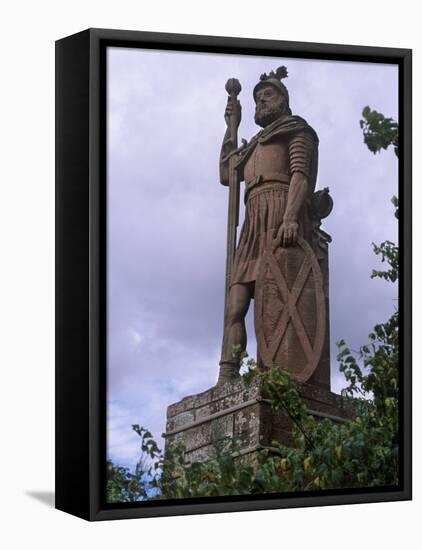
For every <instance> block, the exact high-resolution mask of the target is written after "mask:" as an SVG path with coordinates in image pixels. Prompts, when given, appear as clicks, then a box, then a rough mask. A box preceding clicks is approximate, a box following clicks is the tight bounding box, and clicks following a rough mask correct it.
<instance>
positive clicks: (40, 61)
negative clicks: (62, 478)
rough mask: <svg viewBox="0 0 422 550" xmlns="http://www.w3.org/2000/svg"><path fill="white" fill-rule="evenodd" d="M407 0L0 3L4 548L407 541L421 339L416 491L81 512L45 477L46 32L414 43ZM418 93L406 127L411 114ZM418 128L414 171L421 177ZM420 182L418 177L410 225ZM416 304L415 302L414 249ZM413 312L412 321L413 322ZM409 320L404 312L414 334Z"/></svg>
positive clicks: (50, 216) (415, 28) (48, 460)
mask: <svg viewBox="0 0 422 550" xmlns="http://www.w3.org/2000/svg"><path fill="white" fill-rule="evenodd" d="M416 6H417V3H416V2H412V1H410V0H409V1H408V0H404V1H402V2H399V3H398V2H396V1H394V2H392V1H389V0H384V1H382V2H380V1H372V2H368V1H365V2H364V1H360V0H355V1H354V2H353V3H352V4H350V3H342V2H339V1H338V0H337V1H328V0H327V1H323V0H318V1H310V2H294V3H292V2H289V3H283V2H281V1H280V0H276V1H273V0H266V1H264V2H253V3H252V2H250V3H248V2H246V1H243V2H240V1H231V2H230V1H228V0H225V1H224V2H221V3H219V2H213V3H211V2H206V3H202V2H199V1H198V2H192V3H190V2H187V1H185V0H177V1H173V2H172V1H171V0H161V1H160V2H148V3H143V2H141V1H140V0H138V2H134V1H128V0H119V1H116V0H114V1H112V2H111V1H109V0H102V1H100V0H92V1H90V2H88V1H87V0H85V1H81V0H74V1H73V2H67V3H64V2H57V1H56V2H48V1H46V0H38V1H37V2H29V1H26V2H17V1H16V2H14V3H13V5H12V4H11V3H10V4H3V7H2V8H1V12H2V13H1V21H2V32H1V36H0V40H1V48H0V55H1V65H0V67H1V74H2V78H1V84H0V94H1V100H0V109H1V112H0V135H1V152H2V155H1V161H0V171H1V175H0V186H1V199H0V239H1V240H0V242H1V248H0V250H1V269H0V283H1V284H0V292H1V296H0V316H1V317H0V318H1V321H0V323H1V325H0V335H1V339H0V354H1V362H0V365H1V368H2V371H1V372H2V377H1V380H2V383H1V397H0V423H1V426H0V442H1V449H2V450H1V453H0V457H1V458H0V460H1V469H0V481H1V499H0V502H1V504H0V507H1V511H0V522H1V525H2V527H1V529H0V537H1V539H0V540H1V543H2V546H3V548H7V549H14V548H21V547H22V548H26V547H31V548H43V549H46V550H47V549H50V548H63V549H67V548H72V550H73V549H74V548H75V547H79V548H88V547H93V546H94V545H95V546H96V547H98V548H100V549H109V548H125V547H131V548H132V547H143V546H147V545H148V547H149V548H152V549H153V548H159V549H161V548H168V547H171V548H176V549H178V548H186V549H190V548H198V547H199V548H203V549H208V548H215V547H216V546H217V545H218V546H219V547H220V548H222V549H225V548H230V547H235V548H245V549H249V548H258V547H260V548H264V547H265V548H277V547H281V546H284V547H287V546H289V547H292V548H302V547H308V546H311V547H312V548H315V549H319V548H324V549H331V548H333V549H334V548H335V549H339V548H340V549H349V548H353V549H355V548H357V547H358V548H360V549H362V548H363V549H365V548H382V549H383V550H384V549H390V548H391V549H398V548H400V547H403V548H417V547H418V545H419V544H420V541H421V538H422V537H421V534H420V525H419V524H420V521H421V517H422V505H421V500H420V498H421V497H420V491H421V444H420V417H421V404H420V402H421V400H420V399H419V398H418V392H419V391H420V388H421V374H420V368H419V359H420V352H418V350H415V354H414V388H415V391H414V396H415V407H414V425H415V429H414V439H415V441H414V465H415V472H414V478H415V483H414V494H415V496H414V501H413V502H405V503H386V504H370V505H359V506H356V505H354V506H343V507H327V508H309V509H302V510H301V509H297V510H284V511H266V512H253V513H237V514H219V515H212V516H188V517H178V518H159V519H150V520H130V521H120V522H117V521H114V522H105V523H96V524H89V523H86V522H84V521H82V520H79V519H76V518H73V517H71V516H69V515H66V514H63V513H61V512H58V511H56V510H54V509H53V508H52V506H51V505H48V503H50V502H51V501H52V495H51V493H52V491H53V488H54V442H53V435H54V393H53V388H54V41H55V40H56V39H58V38H62V37H64V36H66V35H69V34H72V33H75V32H78V31H80V30H82V29H85V28H87V27H104V28H117V29H118V28H120V29H133V30H148V31H162V32H179V33H192V34H193V33H195V34H210V35H222V36H230V35H232V36H243V37H251V38H252V37H254V38H274V39H286V40H302V41H309V42H331V43H343V44H363V45H377V46H393V47H406V48H413V49H414V71H415V75H414V80H415V87H414V97H415V98H416V99H417V98H421V97H422V85H421V74H420V72H419V70H418V63H419V57H420V55H421V52H422V43H421V33H420V18H419V17H418V15H417V7H416ZM420 114H421V108H420V102H419V103H416V102H415V105H414V126H415V127H416V128H418V127H419V125H420V123H421V117H420ZM420 148H421V139H420V137H419V135H418V134H417V133H415V141H414V151H415V167H414V168H415V170H414V181H415V182H416V184H417V182H418V181H421V173H420V168H419V166H418V162H417V154H416V153H417V152H418V151H419V150H420ZM420 198H421V192H420V186H418V185H415V188H414V202H415V204H416V208H415V210H414V211H415V232H414V240H415V242H416V243H417V242H418V237H419V236H420V232H421V217H420V216H418V205H420V204H421V202H420ZM414 254H415V257H414V273H415V289H414V296H415V300H414V309H415V311H416V312H417V311H418V308H419V307H420V306H421V299H420V290H419V287H418V277H417V274H418V272H419V268H420V253H419V250H418V246H416V247H415V251H414ZM417 317H418V316H417V315H416V319H415V321H417V320H418V319H417ZM419 327H420V324H419V323H417V322H415V330H414V338H415V340H417V339H418V336H419V334H418V328H419Z"/></svg>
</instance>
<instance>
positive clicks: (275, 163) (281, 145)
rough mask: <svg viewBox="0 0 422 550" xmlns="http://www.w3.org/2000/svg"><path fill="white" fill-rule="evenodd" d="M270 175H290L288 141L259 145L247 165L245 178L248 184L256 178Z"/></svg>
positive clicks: (280, 140)
mask: <svg viewBox="0 0 422 550" xmlns="http://www.w3.org/2000/svg"><path fill="white" fill-rule="evenodd" d="M270 173H280V174H285V175H289V150H288V145H287V143H286V141H285V140H284V139H283V140H282V139H274V140H271V141H270V142H268V143H258V145H257V146H256V147H255V149H254V151H253V153H252V154H251V156H250V157H249V158H248V160H247V161H246V164H245V170H244V176H245V181H246V182H248V181H250V180H252V179H253V178H255V177H256V176H264V177H265V176H268V175H269V174H270Z"/></svg>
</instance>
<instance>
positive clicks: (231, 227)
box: [224, 78, 242, 317]
mask: <svg viewBox="0 0 422 550" xmlns="http://www.w3.org/2000/svg"><path fill="white" fill-rule="evenodd" d="M241 89H242V87H241V85H240V82H239V81H238V80H237V78H229V80H228V81H227V83H226V92H227V93H228V94H229V96H230V98H231V102H232V105H235V104H236V101H237V96H238V95H239V93H240V91H241ZM229 128H230V137H231V142H232V146H233V149H232V150H233V151H234V150H236V149H237V141H238V140H237V126H236V118H235V115H234V113H232V115H231V117H230V124H229ZM237 160H238V157H237V155H236V154H232V155H230V158H229V210H228V216H227V257H226V291H225V300H224V317H226V313H227V304H228V299H229V290H230V279H231V274H232V268H233V262H234V255H235V253H236V234H237V226H238V224H239V192H240V181H239V174H238V171H237V168H236V164H237Z"/></svg>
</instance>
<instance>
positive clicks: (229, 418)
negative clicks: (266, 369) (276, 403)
mask: <svg viewBox="0 0 422 550" xmlns="http://www.w3.org/2000/svg"><path fill="white" fill-rule="evenodd" d="M299 389H300V393H301V395H302V397H303V398H304V400H305V403H306V405H307V408H308V412H309V414H312V415H313V416H314V417H316V418H321V419H323V418H330V419H332V420H334V421H335V422H347V421H348V420H349V419H350V418H352V417H353V409H352V407H351V406H350V404H349V403H344V402H343V400H342V399H341V398H340V396H339V395H336V394H334V393H332V392H330V391H328V390H325V389H322V388H320V387H318V386H313V385H311V384H302V385H300V386H299ZM291 429H292V426H291V421H290V419H289V418H288V417H287V415H286V414H285V413H284V412H278V413H277V414H274V413H273V412H272V411H271V406H270V404H269V402H268V401H267V400H266V399H264V398H263V397H262V395H261V391H260V388H259V386H258V384H257V382H254V383H252V384H251V385H250V386H249V387H246V386H245V385H244V383H243V382H242V381H241V380H240V381H238V382H233V383H227V384H224V385H223V386H216V387H213V388H211V389H209V390H207V391H205V392H203V393H199V394H197V395H192V396H189V397H185V398H184V399H182V400H181V401H179V402H178V403H174V404H173V405H170V406H169V407H168V409H167V425H166V433H165V434H163V436H164V437H165V441H166V445H165V448H166V449H168V448H169V446H172V445H174V444H175V443H177V442H182V443H183V444H184V446H185V447H186V459H187V460H188V461H190V462H203V461H206V460H207V459H208V458H210V457H211V456H212V454H213V452H215V447H214V446H213V441H216V440H218V439H221V438H222V437H226V436H230V437H233V436H237V438H238V443H239V454H240V456H241V457H242V461H246V462H248V463H254V462H255V460H256V456H257V452H258V451H259V450H261V449H264V448H269V449H271V448H272V442H273V441H277V442H280V443H282V444H284V445H290V444H291V435H290V434H291Z"/></svg>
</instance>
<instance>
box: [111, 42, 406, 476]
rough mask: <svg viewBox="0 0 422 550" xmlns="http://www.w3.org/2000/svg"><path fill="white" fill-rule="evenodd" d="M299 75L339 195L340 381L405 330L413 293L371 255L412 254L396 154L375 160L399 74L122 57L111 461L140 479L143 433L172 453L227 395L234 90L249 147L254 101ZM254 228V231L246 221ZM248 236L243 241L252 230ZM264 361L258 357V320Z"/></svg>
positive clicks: (115, 124) (117, 78)
mask: <svg viewBox="0 0 422 550" xmlns="http://www.w3.org/2000/svg"><path fill="white" fill-rule="evenodd" d="M279 65H286V66H287V68H288V71H289V77H288V79H287V80H286V81H285V83H286V85H287V87H288V89H289V93H290V105H291V108H292V111H293V114H298V115H300V116H302V117H303V118H305V119H306V120H307V121H308V123H309V124H310V125H311V126H313V128H314V129H315V130H316V131H317V133H318V135H319V139H320V149H319V155H320V156H319V174H318V180H317V188H320V189H321V188H323V187H329V188H330V192H331V195H332V197H333V199H334V210H333V212H332V213H331V215H330V216H329V218H327V219H326V220H324V223H323V226H322V228H323V229H324V230H325V231H327V232H328V233H330V234H331V236H332V238H333V242H332V244H331V247H330V302H331V303H330V316H331V327H330V330H331V370H332V375H331V381H332V389H333V391H336V392H339V391H340V389H341V388H342V387H343V379H342V375H341V374H340V373H339V372H338V369H337V364H336V360H335V356H336V346H335V341H336V340H339V339H340V338H344V339H345V340H346V341H347V342H348V344H349V345H350V346H351V347H352V349H357V348H358V347H359V346H360V345H362V344H364V343H366V341H367V334H368V332H370V330H371V328H372V327H373V325H374V324H375V323H377V322H381V321H383V320H385V319H386V318H387V316H388V315H390V314H391V312H392V311H393V308H394V306H395V304H396V298H397V288H396V287H394V286H393V285H391V284H389V283H387V282H383V281H381V280H378V279H376V280H371V279H370V273H371V270H372V268H374V267H377V266H379V262H378V260H377V258H376V257H375V256H374V254H373V252H372V247H371V243H372V242H376V243H379V242H381V241H383V240H386V239H391V240H393V241H397V225H396V223H395V221H394V217H393V208H392V205H391V203H390V197H391V196H392V195H393V194H397V182H398V166H397V159H396V158H395V155H394V153H393V151H390V150H388V151H386V152H383V153H381V154H379V155H373V154H372V153H370V152H369V151H368V149H367V148H366V147H365V145H364V144H363V140H362V133H361V129H360V127H359V120H360V118H361V112H362V108H363V107H364V106H365V105H369V106H371V108H373V109H376V110H377V111H380V112H383V113H384V114H385V115H387V116H392V117H393V118H395V119H397V116H398V115H397V106H398V87H397V76H398V73H397V67H396V66H392V65H381V64H369V63H351V62H347V63H343V62H338V61H314V60H298V59H288V58H269V57H254V56H240V55H236V56H234V55H217V54H203V53H184V52H183V53H181V52H165V51H154V50H142V49H129V48H109V50H108V84H107V85H108V136H107V139H108V182H107V193H108V203H107V209H108V267H107V269H108V338H107V346H108V365H107V369H108V371H107V372H108V388H107V394H108V395H107V402H108V443H107V446H108V456H109V457H110V458H112V459H113V460H115V461H117V462H119V463H120V464H123V465H126V466H133V465H134V464H135V462H136V460H137V458H138V456H139V438H138V436H137V435H136V434H135V433H134V432H132V430H131V425H132V424H134V423H138V424H141V425H143V426H145V427H148V428H149V429H150V430H151V431H152V432H153V434H154V435H155V436H156V439H157V440H158V441H160V442H162V439H161V434H162V432H163V431H164V430H165V419H166V408H167V406H168V405H169V404H171V403H174V402H176V401H178V400H180V399H181V398H182V397H185V396H187V395H190V394H194V393H198V392H201V391H204V390H206V389H208V388H210V387H211V386H212V385H214V384H215V382H216V377H217V372H218V361H219V354H220V347H221V336H222V322H223V300H224V277H225V246H226V224H227V198H228V194H227V188H225V187H223V186H221V185H220V184H219V179H218V158H219V152H220V145H221V141H222V137H223V134H224V130H225V123H224V118H223V113H224V109H225V103H226V100H227V94H226V92H225V89H224V86H225V83H226V81H227V79H228V78H230V77H236V78H238V79H239V80H240V82H241V84H242V92H241V94H240V96H239V99H240V101H241V103H242V123H241V126H240V129H239V137H240V138H242V137H244V138H247V139H248V140H249V139H250V138H251V137H252V136H253V135H254V134H255V133H256V132H257V131H258V129H259V128H258V127H257V126H256V125H255V123H254V122H253V112H254V102H253V98H252V90H253V87H254V85H255V84H256V82H257V81H258V79H259V75H260V74H261V73H263V72H269V71H270V70H272V69H276V68H277V67H278V66H279ZM242 214H243V212H242V213H241V219H242ZM239 229H240V228H239ZM248 326H249V332H248V335H249V342H248V351H249V353H250V355H251V356H253V357H254V356H255V350H256V345H255V341H254V335H253V330H252V308H251V311H250V315H249V319H248Z"/></svg>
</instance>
